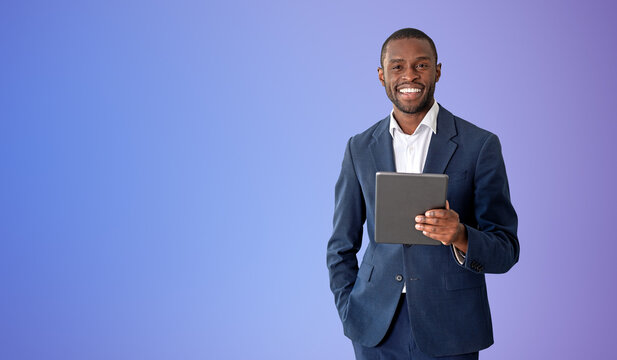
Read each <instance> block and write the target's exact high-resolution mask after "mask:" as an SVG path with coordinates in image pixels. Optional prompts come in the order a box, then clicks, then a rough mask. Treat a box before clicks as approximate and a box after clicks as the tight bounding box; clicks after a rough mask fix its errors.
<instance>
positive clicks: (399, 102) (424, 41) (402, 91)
mask: <svg viewBox="0 0 617 360" xmlns="http://www.w3.org/2000/svg"><path fill="white" fill-rule="evenodd" d="M378 73H379V80H380V81H381V84H382V85H383V86H384V87H385V88H386V94H387V95H388V98H389V99H390V101H392V103H393V104H394V107H395V111H396V110H399V111H401V112H403V113H406V114H422V113H426V112H428V110H429V109H430V107H431V106H432V105H433V94H434V93H435V83H436V82H437V81H439V77H440V76H441V64H438V63H437V49H436V48H435V43H433V40H432V39H431V38H430V37H428V35H426V34H425V33H423V32H422V31H420V30H417V29H410V28H408V29H401V30H398V31H396V32H395V33H393V34H392V35H390V37H388V39H386V41H385V42H384V44H383V46H382V48H381V68H379V69H378Z"/></svg>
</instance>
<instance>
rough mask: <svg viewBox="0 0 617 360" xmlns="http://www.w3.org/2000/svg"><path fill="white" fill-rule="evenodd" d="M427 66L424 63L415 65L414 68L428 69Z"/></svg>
mask: <svg viewBox="0 0 617 360" xmlns="http://www.w3.org/2000/svg"><path fill="white" fill-rule="evenodd" d="M428 68H429V65H428V64H425V63H422V64H418V65H416V69H418V70H425V69H428Z"/></svg>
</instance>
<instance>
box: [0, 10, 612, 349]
mask: <svg viewBox="0 0 617 360" xmlns="http://www.w3.org/2000/svg"><path fill="white" fill-rule="evenodd" d="M615 10H616V6H615V5H613V4H612V2H610V1H605V2H602V1H588V2H586V3H585V4H583V3H582V2H574V1H547V2H536V1H529V0H525V1H516V2H515V1H512V2H508V3H505V2H494V1H473V2H461V1H443V2H439V3H438V4H433V3H432V2H416V1H407V2H402V1H379V2H377V1H375V2H368V1H360V2H359V1H321V0H319V1H313V2H288V1H259V2H253V1H235V2H198V1H176V2H165V1H140V0H131V1H104V2H103V1H84V2H78V1H53V2H49V1H9V0H5V1H3V2H2V3H1V4H0V47H1V51H2V55H1V56H0V84H1V86H0V289H1V290H0V358H2V359H352V358H353V355H352V348H351V344H350V342H349V341H348V340H347V339H346V338H345V337H344V336H343V332H342V327H341V325H340V322H339V319H338V315H337V313H336V310H335V307H334V302H333V297H332V295H331V293H330V290H329V286H328V275H327V270H326V266H325V248H326V242H327V240H328V238H329V236H330V232H331V218H332V211H333V198H334V194H333V189H334V183H335V181H336V178H337V177H338V172H339V170H340V163H341V160H342V156H343V150H344V146H345V142H346V141H347V139H348V138H349V137H350V136H351V135H353V134H355V133H358V132H360V131H362V130H364V129H366V128H367V127H369V126H370V125H372V124H373V123H374V122H376V121H377V120H379V119H381V118H383V117H385V116H386V115H387V114H388V113H389V111H390V109H391V104H390V102H389V101H388V99H387V97H386V96H385V91H384V90H383V88H382V87H381V85H380V84H379V82H378V79H377V70H376V69H377V66H378V65H379V51H380V48H381V45H382V43H383V41H384V40H385V38H386V37H387V36H388V35H390V34H391V33H392V32H393V31H395V30H397V29H399V28H402V27H409V26H411V27H417V28H420V29H422V30H424V31H425V32H427V33H428V34H429V35H430V36H431V37H432V38H433V39H434V40H435V42H436V45H437V50H438V52H439V59H440V61H441V62H442V63H443V68H442V77H441V80H440V82H439V83H438V84H437V90H436V94H435V96H436V98H437V99H438V101H439V102H440V103H441V104H442V105H443V106H445V107H446V108H448V109H449V110H451V111H452V112H454V113H455V114H457V115H459V116H461V117H463V118H465V119H467V120H470V121H472V122H474V123H475V124H477V125H479V126H481V127H484V128H486V129H488V130H490V131H492V132H494V133H496V134H497V135H499V137H500V139H501V141H502V145H503V151H504V157H505V160H506V165H507V168H508V173H509V179H510V186H511V192H512V199H513V203H514V205H515V207H516V209H517V211H518V213H519V220H520V227H519V237H520V241H521V249H522V250H521V258H520V262H519V264H517V265H516V266H515V267H514V268H513V269H512V270H511V271H510V272H509V273H507V274H505V275H488V276H487V278H488V289H489V298H490V301H491V307H492V313H493V321H494V328H495V339H496V343H495V345H494V346H493V347H491V348H490V349H488V350H486V351H483V352H482V358H484V359H532V358H538V359H540V358H560V359H581V358H609V357H610V356H612V355H613V354H614V346H613V343H614V340H613V337H614V334H615V331H616V330H617V329H616V328H615V327H616V326H615V324H616V322H617V308H616V307H615V302H616V300H617V294H616V287H615V283H616V281H615V266H614V263H615V257H616V256H617V245H616V244H615V242H616V240H617V237H616V236H615V230H614V228H615V220H614V219H615V211H614V208H615V206H614V203H615V201H616V200H617V199H616V198H617V192H616V190H615V186H614V185H613V176H614V174H615V158H614V157H615V155H616V153H617V152H616V150H617V149H616V145H615V140H614V137H615V136H614V133H615V131H616V130H617V125H616V121H615V115H614V110H613V106H614V102H615V94H617V91H616V90H617V85H616V84H617V71H616V70H615V69H616V67H615V64H616V63H617V50H616V48H615V37H616V35H617V25H616V23H615V21H614V14H615ZM470 331H473V329H470Z"/></svg>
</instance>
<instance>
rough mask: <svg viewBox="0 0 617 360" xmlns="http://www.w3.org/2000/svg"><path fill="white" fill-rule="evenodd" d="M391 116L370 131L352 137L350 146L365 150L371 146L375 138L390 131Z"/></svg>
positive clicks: (377, 123) (374, 125)
mask: <svg viewBox="0 0 617 360" xmlns="http://www.w3.org/2000/svg"><path fill="white" fill-rule="evenodd" d="M389 127H390V116H389V115H388V116H387V117H385V118H384V119H381V120H379V121H377V122H376V123H375V124H373V125H372V126H371V127H369V128H368V129H366V130H364V131H363V132H361V133H359V134H356V135H354V136H352V137H351V139H350V145H351V146H353V147H357V148H363V147H366V146H368V145H369V143H370V142H371V141H373V138H374V137H375V136H376V135H378V134H381V133H382V132H383V131H389Z"/></svg>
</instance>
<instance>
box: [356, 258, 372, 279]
mask: <svg viewBox="0 0 617 360" xmlns="http://www.w3.org/2000/svg"><path fill="white" fill-rule="evenodd" d="M372 274H373V265H372V264H369V263H367V262H363V263H362V265H361V266H360V270H358V279H361V280H364V281H366V282H369V281H371V275H372Z"/></svg>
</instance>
